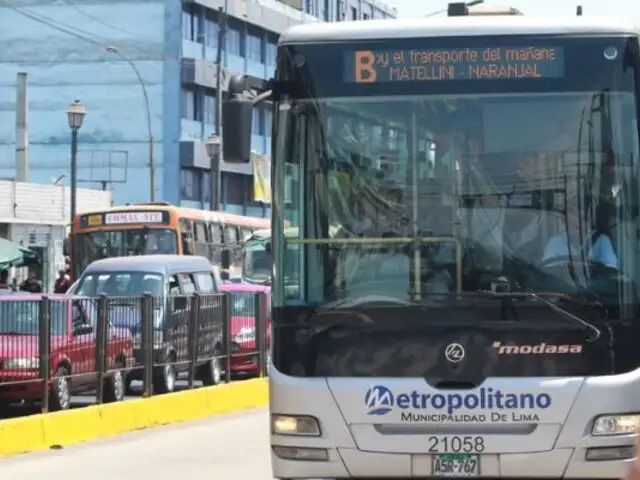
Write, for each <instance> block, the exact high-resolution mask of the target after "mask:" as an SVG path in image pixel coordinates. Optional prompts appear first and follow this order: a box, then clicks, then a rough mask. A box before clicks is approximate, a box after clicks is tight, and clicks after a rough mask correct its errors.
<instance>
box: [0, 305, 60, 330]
mask: <svg viewBox="0 0 640 480" xmlns="http://www.w3.org/2000/svg"><path fill="white" fill-rule="evenodd" d="M68 302H69V301H68V300H52V301H51V302H50V306H51V334H52V335H66V334H67V331H68V325H69V303H68ZM41 304H42V303H41V301H40V300H24V299H22V300H9V299H8V298H3V299H2V300H1V301H0V335H38V333H39V331H40V326H39V325H40V323H39V322H40V306H41Z"/></svg>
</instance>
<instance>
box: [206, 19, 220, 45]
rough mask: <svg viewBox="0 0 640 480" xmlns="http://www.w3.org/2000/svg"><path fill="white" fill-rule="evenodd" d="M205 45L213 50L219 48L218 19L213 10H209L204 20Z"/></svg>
mask: <svg viewBox="0 0 640 480" xmlns="http://www.w3.org/2000/svg"><path fill="white" fill-rule="evenodd" d="M204 43H205V44H206V45H207V46H208V47H212V48H216V47H217V46H218V18H217V14H216V12H214V11H213V10H207V14H206V16H205V18H204Z"/></svg>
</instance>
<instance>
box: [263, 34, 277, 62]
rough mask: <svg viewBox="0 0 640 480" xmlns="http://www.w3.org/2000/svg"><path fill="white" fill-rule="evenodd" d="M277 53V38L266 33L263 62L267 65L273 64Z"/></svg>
mask: <svg viewBox="0 0 640 480" xmlns="http://www.w3.org/2000/svg"><path fill="white" fill-rule="evenodd" d="M277 53H278V39H277V38H275V37H274V36H272V35H267V43H266V45H265V63H266V64H267V65H272V66H273V65H275V64H276V56H277Z"/></svg>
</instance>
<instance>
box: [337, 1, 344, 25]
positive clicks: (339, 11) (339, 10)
mask: <svg viewBox="0 0 640 480" xmlns="http://www.w3.org/2000/svg"><path fill="white" fill-rule="evenodd" d="M342 16H343V12H342V0H336V22H341V21H342V20H343V18H342Z"/></svg>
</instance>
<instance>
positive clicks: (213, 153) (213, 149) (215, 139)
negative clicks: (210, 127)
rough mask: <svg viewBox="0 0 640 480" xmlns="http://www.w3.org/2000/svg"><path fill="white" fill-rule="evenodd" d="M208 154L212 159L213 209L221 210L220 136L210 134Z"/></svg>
mask: <svg viewBox="0 0 640 480" xmlns="http://www.w3.org/2000/svg"><path fill="white" fill-rule="evenodd" d="M205 147H206V148H207V155H209V159H210V160H211V211H217V210H220V183H221V182H220V179H221V173H220V137H219V136H218V135H216V134H215V133H212V134H211V135H209V137H208V138H207V140H206V142H205Z"/></svg>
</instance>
